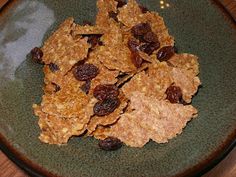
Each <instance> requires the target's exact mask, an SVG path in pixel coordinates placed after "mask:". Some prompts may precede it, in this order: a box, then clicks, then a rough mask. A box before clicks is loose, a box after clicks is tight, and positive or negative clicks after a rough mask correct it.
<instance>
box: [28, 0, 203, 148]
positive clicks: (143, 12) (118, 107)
mask: <svg viewBox="0 0 236 177" xmlns="http://www.w3.org/2000/svg"><path fill="white" fill-rule="evenodd" d="M97 7H98V13H97V16H96V23H95V25H91V23H89V22H86V23H84V24H83V25H80V24H76V23H75V22H74V19H73V18H68V19H66V20H65V21H64V22H63V23H62V24H61V25H60V26H59V27H58V29H57V30H56V31H55V32H54V33H53V34H52V35H51V36H50V37H49V38H48V39H47V40H46V41H45V42H44V44H43V46H42V47H41V48H37V47H36V48H34V49H33V50H32V51H31V54H32V58H33V59H34V60H35V61H36V62H38V63H42V64H44V69H43V72H44V75H45V77H44V84H45V85H44V88H43V89H44V95H43V96H42V101H41V103H40V104H34V105H33V109H34V113H35V115H36V116H38V117H39V127H40V129H41V133H40V136H39V139H40V140H41V141H42V142H44V143H48V144H58V145H60V144H66V143H67V142H68V140H69V139H70V138H71V137H72V136H79V135H83V136H93V137H95V138H96V139H99V140H100V142H99V147H101V149H104V150H116V149H118V148H120V147H121V146H122V143H124V144H126V145H128V146H131V147H143V146H144V145H145V144H146V143H148V142H149V141H150V140H153V141H155V142H157V143H167V142H168V141H169V140H170V139H172V138H174V137H176V136H177V135H178V134H180V133H182V131H183V128H184V127H185V126H186V125H187V122H189V121H190V120H191V119H192V118H195V117H197V113H198V111H197V109H196V108H194V107H193V106H192V105H191V101H192V98H193V96H194V95H195V94H196V92H197V91H198V87H199V86H200V84H201V82H200V79H199V77H198V74H199V63H198V57H197V56H195V55H192V54H187V53H182V54H179V53H177V52H176V48H175V46H174V37H173V36H171V35H170V34H169V32H168V29H167V27H166V25H165V23H164V20H163V18H162V17H161V16H159V14H158V13H157V12H151V11H149V10H148V9H147V8H145V7H143V6H141V5H140V4H138V3H137V2H136V1H135V0H128V2H125V1H123V0H98V1H97Z"/></svg>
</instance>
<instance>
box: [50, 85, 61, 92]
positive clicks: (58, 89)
mask: <svg viewBox="0 0 236 177" xmlns="http://www.w3.org/2000/svg"><path fill="white" fill-rule="evenodd" d="M52 85H54V87H55V90H54V92H58V91H60V90H61V87H60V86H59V85H57V84H55V83H52Z"/></svg>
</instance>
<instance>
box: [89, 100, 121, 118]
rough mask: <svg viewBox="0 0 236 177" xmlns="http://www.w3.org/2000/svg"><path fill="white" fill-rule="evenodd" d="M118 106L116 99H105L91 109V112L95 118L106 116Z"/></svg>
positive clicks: (118, 101)
mask: <svg viewBox="0 0 236 177" xmlns="http://www.w3.org/2000/svg"><path fill="white" fill-rule="evenodd" d="M119 105H120V100H119V99H118V98H107V99H105V100H101V101H99V102H97V103H96V104H95V105H94V107H93V112H94V114H95V115H97V116H106V115H108V114H110V113H112V112H113V111H114V110H115V109H116V108H117V107H118V106H119Z"/></svg>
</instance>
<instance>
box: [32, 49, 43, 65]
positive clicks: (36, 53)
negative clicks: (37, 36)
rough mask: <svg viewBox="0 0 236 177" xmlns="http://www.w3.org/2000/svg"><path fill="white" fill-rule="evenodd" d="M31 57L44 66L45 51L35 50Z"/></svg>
mask: <svg viewBox="0 0 236 177" xmlns="http://www.w3.org/2000/svg"><path fill="white" fill-rule="evenodd" d="M30 53H31V57H32V59H33V60H34V61H36V62H37V63H40V64H43V61H42V60H43V58H42V57H43V51H42V50H41V49H40V48H39V47H35V48H33V49H32V50H31V51H30Z"/></svg>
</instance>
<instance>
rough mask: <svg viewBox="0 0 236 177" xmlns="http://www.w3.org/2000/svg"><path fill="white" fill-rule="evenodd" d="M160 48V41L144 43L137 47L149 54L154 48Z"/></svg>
mask: <svg viewBox="0 0 236 177" xmlns="http://www.w3.org/2000/svg"><path fill="white" fill-rule="evenodd" d="M159 48H160V43H159V42H156V43H153V42H152V43H145V44H143V45H141V46H140V47H139V49H140V50H141V51H143V52H145V53H146V54H148V55H151V54H152V53H153V52H154V51H155V50H157V49H159Z"/></svg>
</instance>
